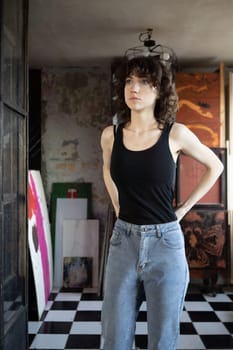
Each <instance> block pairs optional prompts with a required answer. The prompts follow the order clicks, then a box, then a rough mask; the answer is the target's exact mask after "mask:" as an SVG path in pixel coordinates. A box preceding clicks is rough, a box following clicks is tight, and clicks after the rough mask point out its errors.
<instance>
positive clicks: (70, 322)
mask: <svg viewBox="0 0 233 350" xmlns="http://www.w3.org/2000/svg"><path fill="white" fill-rule="evenodd" d="M101 307H102V300H101V298H98V297H97V296H96V295H95V294H89V293H85V291H83V292H77V293H74V292H67V291H63V290H61V291H54V292H53V293H52V294H51V295H50V298H49V301H48V303H47V306H46V310H45V311H44V313H43V315H42V318H41V320H40V321H38V322H37V321H29V343H30V348H29V349H37V350H39V349H47V350H51V349H56V350H58V349H70V350H71V349H77V350H78V349H100V347H101V346H100V343H101V336H100V334H101V325H100V315H101ZM135 346H136V347H138V348H140V349H147V324H146V303H145V302H143V304H142V307H141V311H140V313H139V318H138V321H137V327H136V336H135ZM177 349H179V350H181V349H183V350H184V349H185V350H188V349H195V350H200V349H218V350H223V349H232V350H233V292H232V291H228V292H225V293H219V294H217V295H216V296H215V297H214V296H209V295H205V294H200V293H188V294H187V296H186V301H185V307H184V310H183V314H182V319H181V327H180V337H179V341H178V346H177Z"/></svg>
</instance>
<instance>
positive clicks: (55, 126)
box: [42, 68, 111, 221]
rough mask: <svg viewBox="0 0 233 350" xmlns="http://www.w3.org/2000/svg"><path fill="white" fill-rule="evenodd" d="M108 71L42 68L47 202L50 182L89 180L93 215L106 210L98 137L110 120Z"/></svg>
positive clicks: (43, 162) (106, 198) (103, 212)
mask: <svg viewBox="0 0 233 350" xmlns="http://www.w3.org/2000/svg"><path fill="white" fill-rule="evenodd" d="M110 102H111V100H110V70H107V69H106V70H104V69H100V68H90V69H88V70H87V69H81V68H80V69H66V70H64V69H60V70H59V69H56V70H54V69H53V70H52V69H48V70H44V71H43V72H42V178H43V182H44V186H45V192H46V196H47V200H48V202H49V200H50V194H51V186H52V183H53V182H91V183H92V196H93V200H92V208H93V216H94V218H96V219H100V220H101V221H103V219H104V218H105V217H106V214H107V206H108V203H109V197H108V195H107V192H106V190H105V186H104V183H103V179H102V154H101V148H100V136H101V132H102V130H103V128H104V127H105V126H106V125H108V124H110V123H111V113H110Z"/></svg>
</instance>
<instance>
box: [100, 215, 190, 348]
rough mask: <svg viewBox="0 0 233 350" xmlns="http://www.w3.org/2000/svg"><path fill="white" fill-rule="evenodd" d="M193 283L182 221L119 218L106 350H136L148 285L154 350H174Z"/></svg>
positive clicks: (108, 289)
mask: <svg viewBox="0 0 233 350" xmlns="http://www.w3.org/2000/svg"><path fill="white" fill-rule="evenodd" d="M188 282H189V272H188V266H187V261H186V257H185V249H184V237H183V233H182V231H181V228H180V224H179V223H178V221H173V222H169V223H166V224H159V225H134V224H130V223H127V222H124V221H122V220H120V219H117V221H116V223H115V226H114V229H113V234H112V237H111V240H110V249H109V256H108V262H107V267H106V274H105V284H104V301H103V309H102V336H103V339H104V347H103V349H104V350H131V349H132V346H133V341H134V335H135V328H136V319H137V315H138V312H139V307H140V292H141V285H142V284H143V287H144V291H145V296H146V303H147V326H148V349H149V350H174V349H175V347H176V343H177V338H178V336H179V324H180V315H181V312H182V309H183V304H184V298H185V293H186V290H187V285H188Z"/></svg>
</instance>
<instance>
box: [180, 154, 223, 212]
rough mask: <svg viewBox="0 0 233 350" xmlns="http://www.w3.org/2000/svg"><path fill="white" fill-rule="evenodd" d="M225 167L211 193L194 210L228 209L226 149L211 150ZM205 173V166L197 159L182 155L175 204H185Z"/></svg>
mask: <svg viewBox="0 0 233 350" xmlns="http://www.w3.org/2000/svg"><path fill="white" fill-rule="evenodd" d="M211 149H212V150H213V151H214V152H215V153H216V155H217V156H218V157H219V159H220V160H221V161H222V163H223V165H224V171H223V173H222V174H221V176H220V177H219V178H218V180H217V181H216V183H215V184H214V185H213V187H212V188H211V189H210V191H209V192H208V193H207V194H206V195H205V196H204V197H202V198H201V199H200V200H199V202H198V203H197V204H196V205H195V206H194V208H200V209H201V208H203V209H205V208H206V207H208V208H209V209H226V205H227V191H226V149H225V148H211ZM204 172H205V166H204V165H203V164H201V163H199V162H197V161H196V160H195V159H193V158H191V157H189V156H186V155H184V154H180V156H179V160H178V163H177V175H176V189H175V197H176V200H175V203H176V205H177V206H179V204H181V203H183V202H184V201H185V200H186V199H187V197H188V196H189V194H190V193H191V192H192V191H193V189H194V188H195V187H196V186H197V184H198V182H199V181H200V179H201V177H202V175H203V174H204Z"/></svg>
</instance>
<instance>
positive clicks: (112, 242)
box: [110, 228, 122, 245]
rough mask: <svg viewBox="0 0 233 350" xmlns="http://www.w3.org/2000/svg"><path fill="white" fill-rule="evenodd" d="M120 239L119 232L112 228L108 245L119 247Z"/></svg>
mask: <svg viewBox="0 0 233 350" xmlns="http://www.w3.org/2000/svg"><path fill="white" fill-rule="evenodd" d="M121 238H122V235H121V232H120V231H118V230H117V229H116V228H114V229H113V232H112V236H111V239H110V245H120V244H121Z"/></svg>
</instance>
